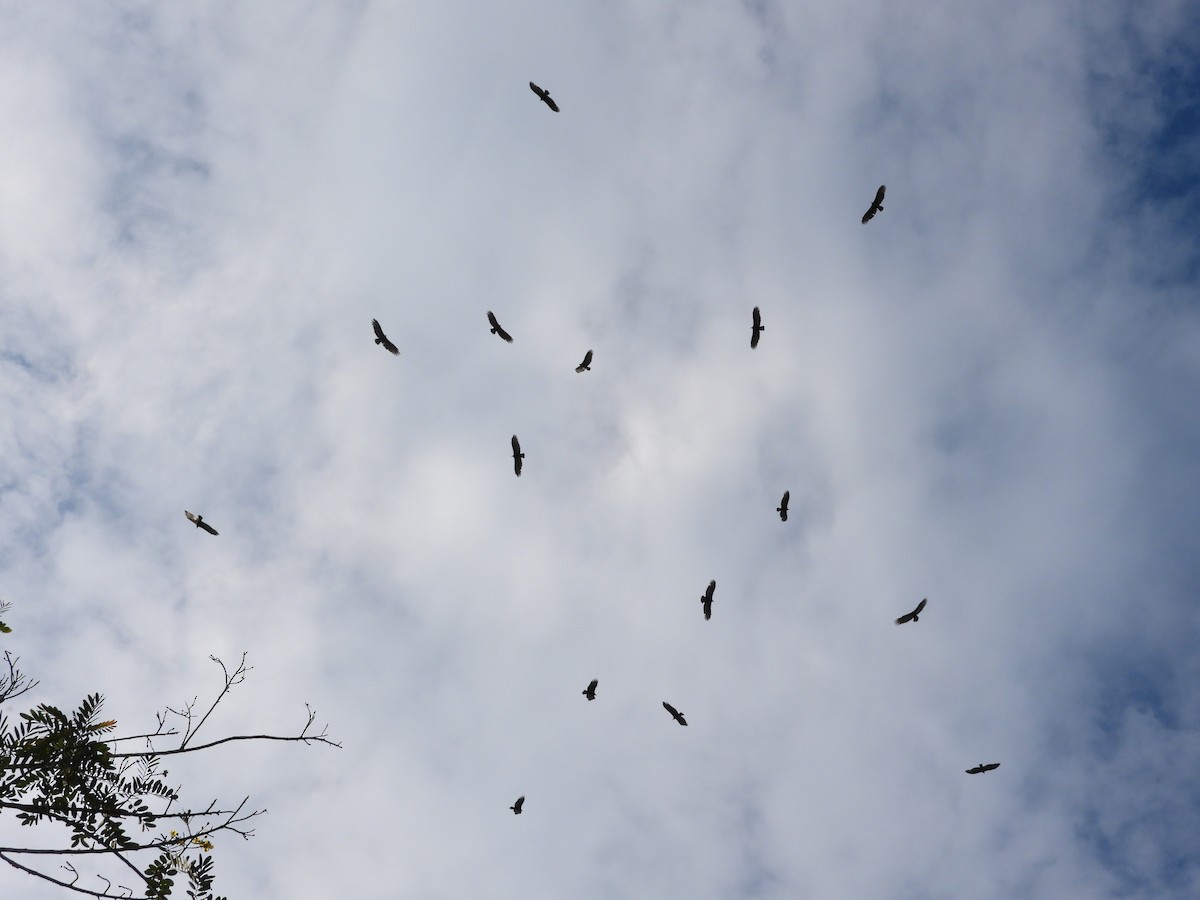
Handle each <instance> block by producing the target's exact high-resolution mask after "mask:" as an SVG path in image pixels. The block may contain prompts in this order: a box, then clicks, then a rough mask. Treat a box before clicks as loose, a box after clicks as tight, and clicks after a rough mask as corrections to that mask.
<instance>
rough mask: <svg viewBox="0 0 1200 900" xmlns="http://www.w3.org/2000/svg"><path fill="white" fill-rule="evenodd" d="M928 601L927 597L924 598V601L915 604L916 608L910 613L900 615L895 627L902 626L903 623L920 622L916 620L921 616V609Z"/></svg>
mask: <svg viewBox="0 0 1200 900" xmlns="http://www.w3.org/2000/svg"><path fill="white" fill-rule="evenodd" d="M928 599H929V598H927V597H926V598H924V599H922V600H921V602H920V603H918V604H917V608H916V609H914V610H913V611H912V612H910V613H905V614H904V615H902V616H901V617H900V618H898V619H897V620H896V624H897V625H903V624H904V623H905V622H919V621H921V620H920V619H919V618H918V616H919V615H920V614H921V610H923V609H924V608H925V604H926V603H927V602H928Z"/></svg>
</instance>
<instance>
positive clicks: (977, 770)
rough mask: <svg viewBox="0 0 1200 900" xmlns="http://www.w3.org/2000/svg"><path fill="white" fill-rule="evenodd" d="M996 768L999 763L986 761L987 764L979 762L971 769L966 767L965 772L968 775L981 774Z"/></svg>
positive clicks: (998, 766)
mask: <svg viewBox="0 0 1200 900" xmlns="http://www.w3.org/2000/svg"><path fill="white" fill-rule="evenodd" d="M998 768H1000V763H988V764H987V765H984V764H983V763H980V764H979V765H977V766H976V767H975V768H973V769H967V770H966V772H967V774H968V775H982V774H983V773H984V772H990V771H992V769H998Z"/></svg>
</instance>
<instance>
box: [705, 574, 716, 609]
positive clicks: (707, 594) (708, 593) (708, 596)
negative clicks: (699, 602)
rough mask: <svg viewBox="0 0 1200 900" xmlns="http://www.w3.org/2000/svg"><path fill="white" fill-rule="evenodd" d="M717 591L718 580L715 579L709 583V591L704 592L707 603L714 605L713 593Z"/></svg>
mask: <svg viewBox="0 0 1200 900" xmlns="http://www.w3.org/2000/svg"><path fill="white" fill-rule="evenodd" d="M716 589H717V581H716V579H715V578H714V579H713V580H712V581H710V582H709V583H708V590H706V591H705V592H704V599H705V600H706V601H707V602H709V603H712V599H713V591H715V590H716Z"/></svg>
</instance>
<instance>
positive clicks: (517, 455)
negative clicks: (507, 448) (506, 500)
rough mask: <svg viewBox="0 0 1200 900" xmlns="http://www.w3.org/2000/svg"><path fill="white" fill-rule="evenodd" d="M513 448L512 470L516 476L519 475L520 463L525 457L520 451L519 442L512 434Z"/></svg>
mask: <svg viewBox="0 0 1200 900" xmlns="http://www.w3.org/2000/svg"><path fill="white" fill-rule="evenodd" d="M512 450H513V471H514V472H516V473H517V477H518V478H520V477H521V464H522V461H523V460H524V458H525V454H524V453H522V452H521V442H520V441H518V440H517V436H516V435H515V434H514V435H513V436H512Z"/></svg>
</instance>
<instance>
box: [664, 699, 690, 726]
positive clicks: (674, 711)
mask: <svg viewBox="0 0 1200 900" xmlns="http://www.w3.org/2000/svg"><path fill="white" fill-rule="evenodd" d="M663 709H665V710H666V711H667V712H669V713H670V714H671V718H673V719H674V720H675V721H676V722H678V723H679V724H680V725H686V724H687V720H686V719H685V718H684V717H683V713H681V712H680V711H679V710H677V709H676V708H675V707H673V706H672V705H671V704H670V703H668V702H667V701H666V700H664V701H663Z"/></svg>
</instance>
